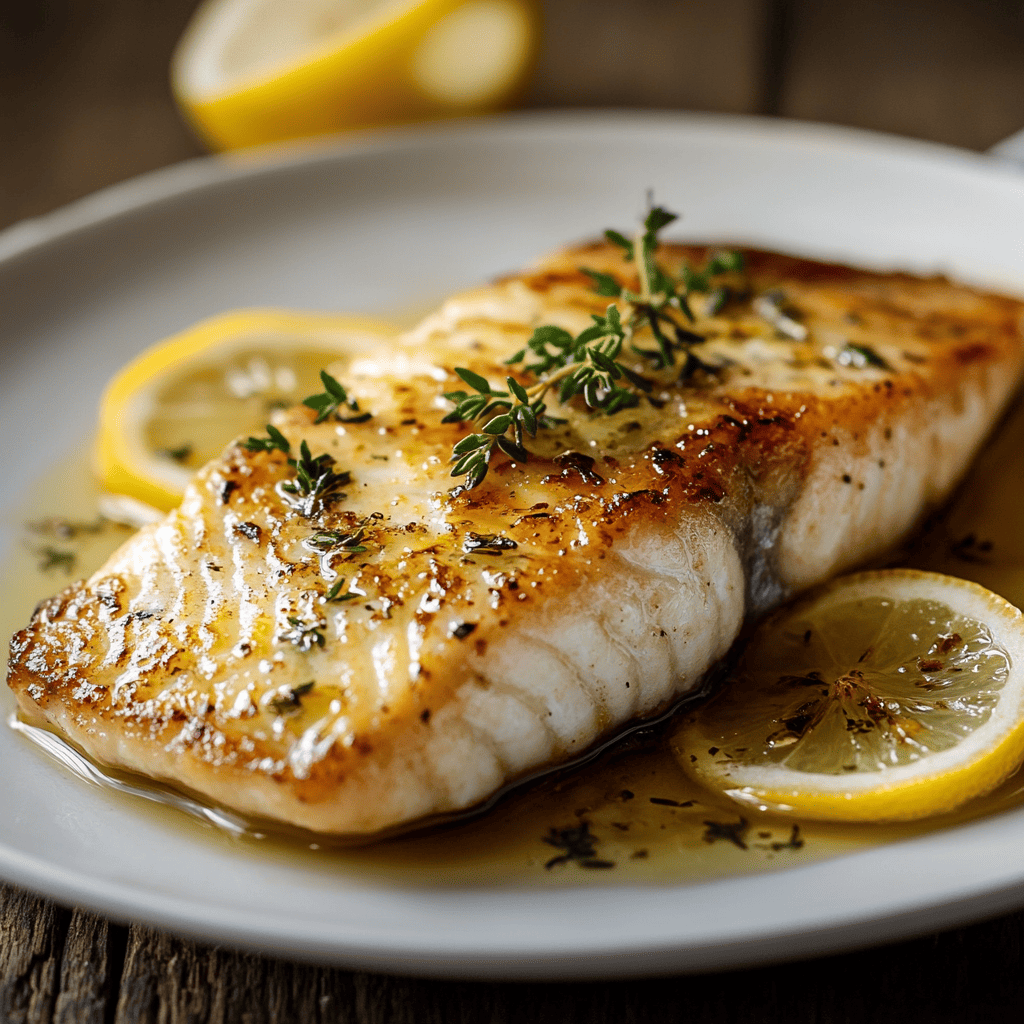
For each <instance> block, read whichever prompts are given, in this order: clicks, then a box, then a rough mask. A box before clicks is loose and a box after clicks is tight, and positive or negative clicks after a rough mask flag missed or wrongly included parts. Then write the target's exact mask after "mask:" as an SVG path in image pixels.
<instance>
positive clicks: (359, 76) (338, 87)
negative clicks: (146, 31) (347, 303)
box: [171, 0, 538, 149]
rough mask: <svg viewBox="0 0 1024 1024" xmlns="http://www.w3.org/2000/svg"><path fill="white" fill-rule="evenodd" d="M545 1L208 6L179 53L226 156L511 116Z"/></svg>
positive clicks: (197, 120)
mask: <svg viewBox="0 0 1024 1024" xmlns="http://www.w3.org/2000/svg"><path fill="white" fill-rule="evenodd" d="M537 34H538V19H537V11H536V3H535V0H418V2H410V0H291V2H289V3H285V4H282V3H279V2H274V0H208V2H207V3H205V4H204V5H203V6H202V7H201V8H200V9H199V11H198V12H197V14H196V15H195V17H194V18H193V21H192V23H191V24H190V25H189V27H188V29H187V30H186V32H185V35H184V36H183V37H182V40H181V42H180V43H179V46H178V49H177V51H176V52H175V55H174V58H173V61H172V66H171V78H172V85H173V88H174V93H175V96H176V98H177V99H178V101H179V103H180V105H181V106H182V108H183V110H184V111H185V113H186V115H187V116H188V117H189V118H190V119H191V120H192V122H193V123H194V125H195V126H196V128H197V129H198V131H199V132H200V133H201V134H202V135H203V136H204V137H205V138H206V139H207V141H208V142H209V143H210V144H211V145H212V146H214V147H215V148H218V149H235V148H240V147H245V146H254V145H261V144H263V143H268V142H278V141H282V140H285V139H295V138H304V137H309V136H315V135H323V134H326V133H330V132H336V131H341V130H344V129H351V128H370V127H377V126H381V125H388V124H397V123H405V122H411V121H418V120H425V119H431V118H439V117H445V116H452V115H453V114H466V113H482V112H487V111H491V110H497V109H500V108H501V107H502V106H504V105H506V104H508V103H510V102H511V101H512V100H513V99H514V98H515V95H516V94H517V92H518V90H519V89H520V88H521V87H522V86H523V84H524V82H525V79H526V76H527V74H528V71H529V68H530V66H531V64H532V57H533V54H534V51H535V49H536V42H537Z"/></svg>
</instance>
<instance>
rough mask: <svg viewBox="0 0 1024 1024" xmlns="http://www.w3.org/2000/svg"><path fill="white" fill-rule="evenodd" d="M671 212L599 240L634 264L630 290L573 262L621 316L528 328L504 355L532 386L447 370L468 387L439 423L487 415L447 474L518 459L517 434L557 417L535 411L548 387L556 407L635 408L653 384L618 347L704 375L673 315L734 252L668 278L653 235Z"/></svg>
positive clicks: (696, 338)
mask: <svg viewBox="0 0 1024 1024" xmlns="http://www.w3.org/2000/svg"><path fill="white" fill-rule="evenodd" d="M676 219H677V217H676V214H674V213H670V212H669V211H668V210H666V209H664V208H663V207H660V206H652V207H651V208H650V210H649V211H648V214H647V217H646V218H645V220H644V225H643V228H644V229H643V232H642V233H640V234H638V236H637V238H635V239H634V240H633V241H630V240H629V239H628V238H626V237H625V236H623V235H621V234H620V233H619V232H617V231H606V232H605V237H606V238H607V239H608V241H609V242H611V243H612V244H614V245H617V246H618V247H619V248H621V249H622V250H623V257H624V259H625V260H627V261H629V262H632V263H633V264H634V265H635V268H636V274H637V279H638V281H639V290H638V291H632V290H631V289H629V288H627V287H626V286H625V285H622V284H620V283H619V282H618V280H617V279H616V278H615V277H614V276H612V275H611V274H606V273H603V272H601V271H597V270H588V269H587V268H586V267H582V268H580V269H581V270H582V272H583V273H584V274H586V275H587V276H588V277H590V278H591V280H592V281H593V282H594V291H595V292H597V294H598V295H604V296H607V297H608V298H611V299H615V300H617V301H618V302H621V303H622V304H623V305H624V308H625V313H623V311H621V310H620V309H619V306H618V305H616V303H615V302H612V303H610V304H609V305H608V307H607V308H606V309H605V312H604V314H603V315H597V314H592V315H591V319H592V320H593V321H594V322H593V324H591V326H590V327H587V328H585V329H584V330H583V331H581V332H580V333H579V334H578V335H576V336H575V337H573V335H572V334H570V333H569V332H568V331H566V330H565V329H564V328H561V327H556V326H554V325H551V324H546V325H544V326H542V327H538V328H537V329H536V330H535V331H534V332H533V334H532V336H531V337H530V339H529V340H528V341H527V343H526V346H525V347H524V348H522V349H520V350H519V351H518V352H516V353H515V355H513V356H512V357H511V358H510V359H509V360H508V361H507V362H508V365H510V366H515V365H517V364H522V366H521V369H522V371H523V372H525V373H529V374H531V375H532V376H534V377H538V378H539V380H538V382H537V383H536V384H532V385H530V386H528V387H527V386H524V385H523V384H521V383H520V382H518V381H517V380H516V379H515V378H514V377H507V378H506V385H507V387H508V390H507V391H500V390H496V389H494V388H492V387H491V385H490V383H489V382H488V381H487V380H486V379H485V378H484V377H481V376H480V375H479V374H476V373H473V372H472V371H471V370H468V369H466V368H465V367H456V368H455V372H456V373H457V374H458V375H459V376H460V377H461V378H462V379H463V380H464V381H465V382H466V383H467V384H468V385H469V386H470V387H471V388H473V390H474V391H475V392H476V394H470V393H468V392H465V391H452V392H449V393H447V394H446V395H445V398H447V399H448V400H449V401H450V402H453V403H454V404H455V408H454V409H453V410H452V411H451V412H450V413H449V414H448V415H447V416H445V418H444V420H443V422H445V423H461V422H470V421H473V420H482V419H486V420H487V422H486V423H485V424H484V425H483V427H482V428H481V430H480V432H479V433H475V434H469V435H467V436H466V437H464V438H463V439H462V440H461V441H459V442H458V443H457V444H456V445H455V446H454V448H453V449H452V460H453V461H454V462H455V465H454V466H453V467H452V471H451V475H452V476H465V477H466V482H465V487H466V488H467V489H472V488H473V487H476V486H477V485H478V484H480V483H481V482H482V481H483V479H484V478H485V477H486V476H487V469H488V467H489V465H490V461H491V458H492V456H493V455H494V453H495V452H496V451H502V452H504V453H505V454H506V455H508V456H509V458H511V459H514V460H516V461H518V462H526V461H527V460H528V458H529V452H528V451H527V450H526V448H525V447H524V446H523V434H524V432H525V433H527V434H529V435H530V436H531V437H534V436H536V433H537V431H538V429H550V428H551V427H554V426H556V425H557V424H559V423H562V422H564V421H563V420H557V419H555V418H553V417H551V416H548V415H546V414H545V412H546V406H545V404H544V398H545V396H546V395H547V393H548V392H549V391H550V390H552V389H553V388H556V387H557V394H558V400H559V402H561V403H563V404H564V403H566V402H569V401H572V400H573V399H574V398H579V397H582V398H583V400H584V402H585V403H586V405H587V407H588V408H590V409H592V410H600V411H602V412H604V413H605V414H606V415H609V416H611V415H614V414H615V413H618V412H621V411H622V410H623V409H629V408H632V407H634V406H636V405H637V404H638V403H639V402H640V399H641V396H642V395H644V394H646V393H648V392H650V391H651V390H653V387H654V382H653V381H650V380H648V379H647V378H646V377H644V376H643V375H642V374H640V373H637V372H636V371H635V370H633V369H631V368H630V367H629V366H627V365H626V364H625V363H623V362H621V361H620V357H621V356H622V354H623V349H625V348H627V347H628V349H629V350H630V351H631V352H633V353H634V354H635V355H638V356H641V357H643V358H644V359H645V360H648V361H649V362H650V364H651V368H652V369H653V370H655V371H660V370H665V369H668V368H669V367H674V366H676V365H677V362H678V361H679V359H680V357H683V358H682V366H681V373H680V377H681V379H684V380H686V379H689V378H690V377H691V376H692V375H693V374H694V373H696V372H697V371H699V370H703V371H705V372H714V369H715V368H714V367H712V366H709V365H708V364H707V363H705V362H704V361H703V360H701V359H699V358H698V357H697V356H696V355H695V354H694V352H693V351H692V350H693V348H694V346H696V345H699V344H701V343H702V342H703V341H704V337H703V335H700V334H698V333H696V332H695V331H692V330H690V329H689V328H688V327H686V326H685V325H684V324H683V323H681V322H680V317H681V318H682V319H683V320H685V321H686V322H688V323H691V324H692V323H694V322H695V321H696V318H695V316H694V314H693V310H692V308H691V306H690V301H689V299H690V295H691V294H692V293H694V292H711V291H712V287H713V286H712V278H714V277H716V276H718V275H720V274H724V273H728V272H730V271H740V270H742V269H743V255H742V253H738V252H720V253H716V254H714V255H712V256H711V257H710V258H709V259H708V261H707V263H706V265H705V267H704V269H703V270H699V271H698V270H694V269H693V268H691V267H685V266H684V267H683V269H682V272H681V274H680V276H679V277H678V278H674V277H672V276H671V275H670V274H668V273H667V272H666V271H664V270H663V269H662V268H661V267H660V266H658V264H657V262H656V261H655V258H654V256H655V252H656V251H657V249H658V246H659V244H660V243H659V239H658V232H660V231H661V230H662V228H664V227H666V226H667V225H669V224H671V223H672V222H673V221H674V220H676ZM727 297H728V295H727V293H726V292H725V291H724V290H720V294H717V295H715V296H713V297H712V299H711V301H712V304H713V306H714V308H715V310H716V311H717V310H718V309H720V308H721V306H722V305H723V304H724V302H725V301H726V299H727ZM645 327H647V328H650V332H651V334H652V336H653V338H654V342H655V345H656V347H655V348H641V347H640V346H639V345H638V344H637V343H636V337H637V334H638V332H639V331H640V330H641V329H643V328H645ZM531 355H532V360H531ZM528 360H531V361H528ZM510 435H511V436H510Z"/></svg>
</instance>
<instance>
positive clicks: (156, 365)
mask: <svg viewBox="0 0 1024 1024" xmlns="http://www.w3.org/2000/svg"><path fill="white" fill-rule="evenodd" d="M396 334H397V328H395V327H392V326H390V325H388V324H386V323H383V322H380V321H376V320H370V319H363V318H359V317H348V316H337V315H329V314H321V313H292V312H285V311H279V310H268V309H252V310H240V311H238V312H233V313H226V314H224V315H222V316H217V317H214V318H212V319H210V320H205V321H203V322H202V323H200V324H197V325H196V326H195V327H192V328H190V329H189V330H187V331H184V332H183V333H181V334H177V335H175V336H174V337H171V338H168V339H166V340H165V341H162V342H159V343H158V344H156V345H154V346H152V347H151V348H148V349H146V351H145V352H143V353H142V354H141V355H139V356H138V357H137V358H136V359H134V360H133V361H132V362H131V363H129V364H128V365H127V366H126V367H125V368H124V369H122V370H121V371H120V372H119V373H118V375H117V376H116V377H115V378H114V379H113V380H112V381H111V383H110V384H109V385H108V387H107V390H106V391H105V393H104V395H103V401H102V403H101V406H100V428H99V437H98V441H97V449H96V461H97V469H98V473H99V478H100V483H101V485H102V486H103V487H104V488H105V489H106V490H107V491H109V492H111V493H113V494H118V495H127V496H128V497H130V498H135V499H136V500H138V501H141V502H144V503H145V504H147V505H152V506H154V507H156V508H159V509H164V510H168V509H171V508H174V507H175V506H176V505H178V503H179V502H180V500H181V495H182V492H183V491H184V489H185V485H186V484H187V483H188V481H189V479H190V478H191V476H192V474H193V473H194V472H195V471H196V470H197V469H198V468H199V467H200V466H202V465H204V464H205V463H206V462H208V461H209V460H210V459H212V458H214V457H215V456H217V455H219V454H220V453H221V451H222V450H223V449H224V446H225V445H226V444H228V443H229V442H230V441H231V440H232V439H233V438H235V437H238V436H239V435H241V434H256V433H260V432H262V431H263V429H264V425H265V424H266V423H267V421H268V420H269V419H270V417H271V416H272V414H273V412H274V410H275V409H276V408H279V407H282V406H289V405H294V404H296V403H298V402H301V401H302V400H303V399H304V398H306V397H308V396H309V395H312V394H316V393H318V392H320V391H322V390H323V385H322V383H321V381H320V371H321V370H322V369H324V368H325V367H327V366H329V365H331V364H332V363H335V362H337V361H339V360H343V359H345V358H346V357H350V356H352V355H356V354H359V353H364V352H371V351H374V350H376V349H377V348H379V346H380V345H382V344H386V343H388V342H389V341H390V340H391V339H393V338H394V337H395V335H396Z"/></svg>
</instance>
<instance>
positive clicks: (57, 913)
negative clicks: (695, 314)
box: [0, 885, 71, 1024]
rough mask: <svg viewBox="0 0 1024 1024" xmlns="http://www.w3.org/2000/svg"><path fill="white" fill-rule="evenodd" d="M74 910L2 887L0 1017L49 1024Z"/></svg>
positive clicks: (7, 1022) (13, 1023) (13, 1022)
mask: <svg viewBox="0 0 1024 1024" xmlns="http://www.w3.org/2000/svg"><path fill="white" fill-rule="evenodd" d="M70 920H71V914H70V912H69V911H67V910H63V909H61V908H59V907H57V906H56V904H53V903H49V902H47V901H46V900H41V899H39V898H38V897H36V896H32V895H30V894H29V893H27V892H22V891H20V890H18V889H14V888H12V887H11V886H8V885H0V936H2V938H3V941H2V942H0V1021H3V1022H4V1024H49V1022H50V1021H52V1019H53V1010H54V1005H55V1004H56V1001H57V997H58V993H59V990H60V981H61V970H60V963H61V956H62V954H63V951H64V937H65V935H66V933H67V930H68V924H69V922H70Z"/></svg>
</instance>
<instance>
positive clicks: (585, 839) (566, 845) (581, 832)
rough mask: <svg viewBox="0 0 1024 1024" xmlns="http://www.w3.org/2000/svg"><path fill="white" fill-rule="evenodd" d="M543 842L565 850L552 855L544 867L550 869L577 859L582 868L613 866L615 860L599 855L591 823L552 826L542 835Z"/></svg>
mask: <svg viewBox="0 0 1024 1024" xmlns="http://www.w3.org/2000/svg"><path fill="white" fill-rule="evenodd" d="M541 842H543V843H547V844H548V846H553V847H555V849H556V850H564V851H565V852H564V853H560V854H558V855H557V856H555V857H552V858H551V859H550V860H549V861H548V862H547V863H546V864H545V865H544V867H545V868H547V869H548V871H550V870H551V869H552V868H553V867H555V865H557V864H568V863H569V862H570V861H576V863H578V864H579V866H580V867H582V868H613V867H615V861H613V860H601V859H600V858H598V856H597V847H596V843H597V837H596V836H595V835H593V834H592V833H591V831H590V823H589V822H587V821H582V822H580V824H579V825H575V826H570V827H569V828H554V827H552V828H550V829H549V830H548V834H547V835H546V836H544V837H542V839H541Z"/></svg>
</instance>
